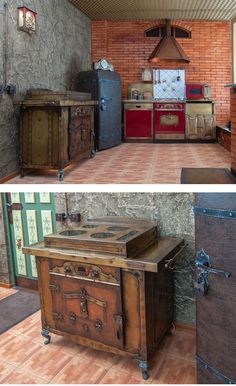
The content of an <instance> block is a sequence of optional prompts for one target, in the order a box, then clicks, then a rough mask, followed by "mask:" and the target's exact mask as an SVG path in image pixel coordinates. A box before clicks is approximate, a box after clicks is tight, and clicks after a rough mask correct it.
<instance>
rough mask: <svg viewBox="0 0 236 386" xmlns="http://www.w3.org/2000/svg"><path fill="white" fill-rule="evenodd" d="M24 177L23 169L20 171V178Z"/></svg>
mask: <svg viewBox="0 0 236 386" xmlns="http://www.w3.org/2000/svg"><path fill="white" fill-rule="evenodd" d="M24 176H25V171H24V169H23V168H21V169H20V178H24Z"/></svg>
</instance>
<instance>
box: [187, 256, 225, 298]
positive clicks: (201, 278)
mask: <svg viewBox="0 0 236 386" xmlns="http://www.w3.org/2000/svg"><path fill="white" fill-rule="evenodd" d="M195 265H196V267H197V280H196V282H195V283H194V286H195V288H196V289H197V292H198V293H199V294H200V295H207V294H208V289H209V281H208V275H209V274H210V273H211V274H214V275H219V276H223V277H225V278H229V277H230V275H231V274H230V273H229V272H226V271H222V270H221V269H215V268H212V265H211V259H210V256H208V255H207V254H206V252H205V251H204V249H202V250H201V251H198V252H197V256H196V260H195Z"/></svg>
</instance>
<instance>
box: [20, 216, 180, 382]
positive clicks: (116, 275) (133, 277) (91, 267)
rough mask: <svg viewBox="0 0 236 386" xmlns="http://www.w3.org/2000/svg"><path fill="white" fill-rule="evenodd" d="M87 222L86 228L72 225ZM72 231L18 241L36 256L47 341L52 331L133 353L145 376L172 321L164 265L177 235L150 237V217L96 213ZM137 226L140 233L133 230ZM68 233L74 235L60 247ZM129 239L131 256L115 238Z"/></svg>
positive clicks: (170, 272)
mask: <svg viewBox="0 0 236 386" xmlns="http://www.w3.org/2000/svg"><path fill="white" fill-rule="evenodd" d="M142 223H143V224H144V226H141V224H142ZM101 227H103V228H101ZM108 228H109V232H108ZM121 228H123V230H122V229H121ZM86 229H87V230H88V233H87V234H84V233H83V234H81V233H78V232H84V231H85V230H86ZM111 229H113V230H111ZM73 232H77V236H75V233H73ZM73 232H72V233H73V235H74V236H66V235H65V233H64V234H62V233H61V234H59V235H56V236H55V235H54V236H49V237H47V239H46V238H45V243H44V244H42V243H41V244H39V245H34V246H32V247H25V248H24V253H28V254H29V253H30V254H33V255H35V256H37V257H36V260H37V268H38V275H39V290H40V297H41V307H42V327H43V331H42V335H43V336H45V337H46V343H49V342H50V332H53V333H56V334H60V335H64V336H65V337H67V338H70V339H73V340H74V341H76V342H78V343H79V344H82V345H85V346H88V347H92V348H95V349H98V350H103V351H108V352H112V353H115V354H120V355H124V356H130V357H133V358H134V359H137V360H138V361H139V366H140V369H141V371H142V373H143V377H144V379H147V378H148V368H149V364H148V361H149V360H150V359H151V357H152V355H153V354H154V352H155V350H156V349H157V348H158V346H159V344H160V341H161V340H162V338H163V337H164V336H165V334H166V333H168V332H169V331H170V329H171V326H172V322H173V294H174V289H173V270H171V269H169V266H170V265H171V264H172V261H173V259H174V258H175V256H176V255H178V254H179V253H180V251H181V250H182V248H183V240H181V239H177V238H166V239H160V240H157V233H156V227H155V225H154V224H153V222H145V221H144V222H143V220H131V221H129V220H124V219H123V220H122V221H121V222H119V221H118V222H115V220H111V219H109V220H104V219H103V221H102V223H101V222H100V223H99V220H96V222H95V221H92V222H89V223H86V224H81V226H80V227H78V228H76V229H75V228H73ZM153 232H154V233H153ZM108 234H109V235H108ZM144 234H146V236H145V238H146V241H145V240H144V238H143V237H141V238H140V237H139V236H140V235H144ZM155 235H156V236H155ZM154 236H155V237H154ZM50 237H52V240H53V239H54V240H55V239H57V243H58V246H57V247H55V245H54V246H53V247H52V246H50ZM136 237H137V238H136ZM69 238H70V239H73V240H74V242H73V243H72V244H71V247H70V246H69V243H67V247H65V246H64V240H66V239H67V240H68V239H69ZM94 238H95V239H94ZM109 238H110V241H111V239H113V241H114V239H115V242H114V245H111V247H110V252H109V253H108V252H103V251H102V250H101V246H102V245H103V244H106V247H107V249H108V247H109V243H110V241H109ZM92 239H94V241H92ZM135 239H136V255H135V257H133V256H134V254H131V257H128V256H127V255H126V256H125V255H123V254H122V253H123V252H122V251H123V248H121V250H122V251H121V252H119V249H120V246H121V245H122V243H124V242H125V241H127V244H128V243H129V242H130V241H131V240H135ZM75 240H77V241H78V243H79V244H78V245H79V249H78V250H77V248H76V246H75V244H76V241H75ZM83 240H87V241H88V240H91V245H93V251H92V252H91V251H90V250H88V248H87V243H85V244H84V247H83V243H82V241H83ZM60 242H61V245H59V244H60ZM145 243H146V245H147V247H146V249H144V247H143V246H144V245H145ZM115 244H116V245H115ZM96 246H97V252H96V251H95V249H96ZM134 249H135V247H134V246H133V249H132V250H133V251H134ZM140 251H141V252H140Z"/></svg>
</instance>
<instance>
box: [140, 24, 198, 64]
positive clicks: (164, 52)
mask: <svg viewBox="0 0 236 386" xmlns="http://www.w3.org/2000/svg"><path fill="white" fill-rule="evenodd" d="M166 27H167V35H166V36H164V37H163V38H162V39H161V41H160V43H159V44H158V45H157V46H156V48H155V49H154V51H153V53H152V54H151V56H150V58H149V59H148V61H149V62H151V63H158V62H160V61H161V60H169V61H178V62H182V63H189V62H190V59H189V58H188V56H187V55H186V54H185V52H184V50H183V49H182V48H181V46H180V45H179V43H178V42H177V41H176V39H175V38H174V36H172V34H171V21H170V20H166Z"/></svg>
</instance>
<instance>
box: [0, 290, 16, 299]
mask: <svg viewBox="0 0 236 386" xmlns="http://www.w3.org/2000/svg"><path fill="white" fill-rule="evenodd" d="M17 291H18V290H17V289H14V288H10V289H8V288H3V287H0V300H1V299H5V298H7V297H8V296H10V295H13V294H15V293H16V292H17Z"/></svg>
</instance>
